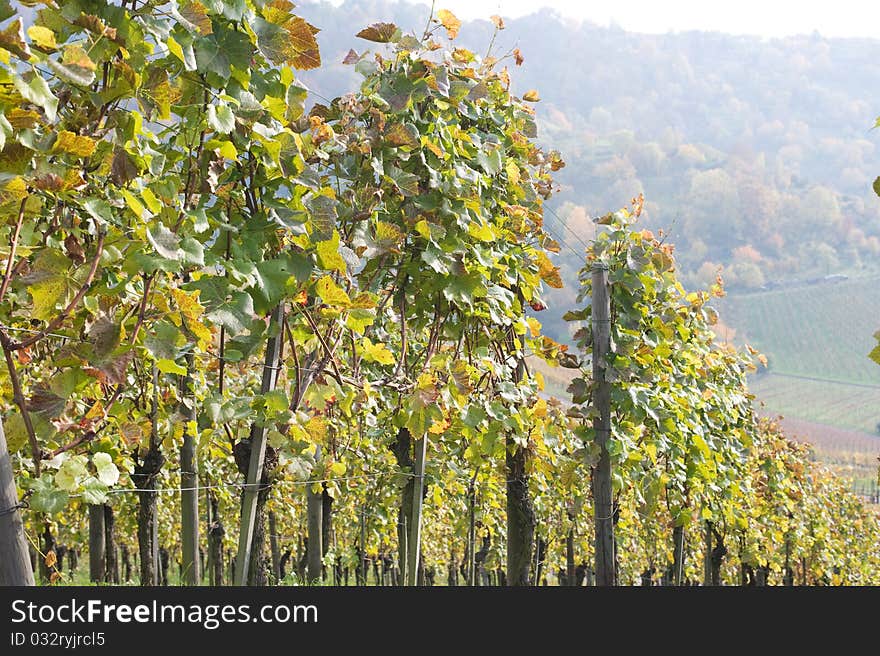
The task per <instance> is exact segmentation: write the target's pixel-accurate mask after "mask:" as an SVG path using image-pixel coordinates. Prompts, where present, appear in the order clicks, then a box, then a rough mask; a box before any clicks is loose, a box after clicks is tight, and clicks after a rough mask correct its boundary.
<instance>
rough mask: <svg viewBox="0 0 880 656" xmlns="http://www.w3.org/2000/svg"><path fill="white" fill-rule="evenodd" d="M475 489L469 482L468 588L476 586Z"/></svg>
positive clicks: (472, 483) (472, 482)
mask: <svg viewBox="0 0 880 656" xmlns="http://www.w3.org/2000/svg"><path fill="white" fill-rule="evenodd" d="M476 494H477V492H476V489H475V488H474V481H473V480H471V484H470V486H469V487H468V544H467V556H468V559H467V584H468V585H470V586H474V585H476V581H475V578H476V577H475V576H474V574H475V569H476V566H475V565H476V562H475V560H474V552H475V551H476V547H477V545H476V542H477V530H476V522H475V520H474V505H475V501H476Z"/></svg>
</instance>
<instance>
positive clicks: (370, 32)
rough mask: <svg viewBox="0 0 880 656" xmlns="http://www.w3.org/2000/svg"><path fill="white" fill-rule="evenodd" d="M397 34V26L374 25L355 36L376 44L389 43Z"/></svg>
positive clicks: (390, 24) (387, 24)
mask: <svg viewBox="0 0 880 656" xmlns="http://www.w3.org/2000/svg"><path fill="white" fill-rule="evenodd" d="M395 32H397V25H395V24H394V23H373V24H372V25H370V26H369V27H365V28H364V29H362V30H361V31H360V32H358V33H357V34H355V36H356V37H359V38H361V39H366V40H367V41H375V42H376V43H388V42H389V41H391V39H392V38H393V37H394V34H395Z"/></svg>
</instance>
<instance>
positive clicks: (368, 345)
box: [360, 337, 394, 365]
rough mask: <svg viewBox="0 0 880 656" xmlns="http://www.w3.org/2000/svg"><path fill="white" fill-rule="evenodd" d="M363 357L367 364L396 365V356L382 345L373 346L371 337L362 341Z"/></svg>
mask: <svg viewBox="0 0 880 656" xmlns="http://www.w3.org/2000/svg"><path fill="white" fill-rule="evenodd" d="M360 345H361V357H363V359H364V360H366V361H367V362H378V363H379V364H386V365H388V364H394V354H393V353H391V351H390V350H388V348H387V347H386V346H385V345H384V344H382V343H378V344H373V342H372V341H371V340H370V338H369V337H364V338H363V339H361V344H360Z"/></svg>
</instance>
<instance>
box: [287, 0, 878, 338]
mask: <svg viewBox="0 0 880 656" xmlns="http://www.w3.org/2000/svg"><path fill="white" fill-rule="evenodd" d="M440 5H442V3H440ZM440 5H438V6H440ZM299 9H300V11H301V13H302V14H303V15H304V16H305V17H306V18H308V19H309V20H310V21H311V22H312V23H314V24H316V25H320V26H321V28H322V31H321V32H320V34H319V35H318V40H319V43H320V46H321V52H322V53H323V59H324V61H325V65H324V66H323V67H322V68H321V69H320V72H318V73H312V74H309V75H308V76H306V80H307V81H308V83H309V84H310V86H311V88H312V89H313V90H314V91H315V92H316V93H318V94H321V95H322V96H325V97H327V98H330V97H333V96H335V95H337V94H340V93H344V92H346V91H350V90H353V89H355V88H356V87H357V85H358V75H357V74H356V73H355V72H354V70H353V69H352V67H350V66H344V65H343V64H342V63H341V62H342V59H343V58H344V56H345V53H346V52H347V51H348V49H349V48H352V47H353V48H355V49H356V50H357V51H358V52H361V51H363V50H365V49H367V48H369V47H370V46H373V45H375V44H370V43H368V42H366V41H362V40H360V39H357V38H355V36H354V35H355V33H356V32H357V31H358V30H359V29H361V27H363V26H364V25H366V24H368V23H370V22H374V21H377V20H388V17H393V19H394V20H395V22H396V23H397V24H398V25H399V26H400V27H401V28H402V29H404V30H421V29H423V27H424V25H425V22H426V19H427V15H428V11H429V8H428V7H427V6H426V5H420V4H410V3H389V2H382V1H354V2H353V1H348V2H345V3H343V4H342V5H341V6H339V7H333V6H332V5H330V4H326V3H307V4H303V5H301V6H300V7H299ZM488 18H489V17H488V16H487V17H486V20H481V21H475V22H466V23H465V24H464V25H463V27H462V29H461V33H460V36H459V37H458V39H457V40H456V44H457V45H460V46H463V47H468V48H470V49H473V50H474V51H476V52H480V53H484V52H486V50H487V48H488V46H489V43H490V40H491V38H492V32H493V29H494V28H493V25H492V23H491V22H490V21H489V20H488ZM505 22H506V29H505V30H504V31H503V32H502V33H500V34H499V35H498V37H497V39H496V40H495V44H494V46H493V53H494V54H495V55H496V56H501V55H504V54H506V53H508V52H509V51H510V50H511V49H512V48H514V47H518V48H520V50H521V51H522V53H523V55H524V57H525V62H524V64H523V65H522V66H521V67H519V68H518V69H517V70H516V75H515V76H514V77H515V80H516V81H515V85H516V89H515V90H516V91H518V92H520V93H522V92H525V91H526V90H527V89H531V88H535V89H537V90H538V91H539V92H540V96H541V101H540V102H539V103H538V104H537V110H538V117H539V139H540V140H541V142H542V143H543V144H544V145H545V146H547V147H551V148H556V149H559V150H560V151H561V152H562V154H563V157H564V158H565V160H566V162H567V166H566V167H565V168H564V169H562V170H561V171H559V172H558V174H557V179H558V181H559V183H560V185H561V187H562V191H561V193H559V194H557V195H556V196H555V197H554V199H553V201H552V203H551V207H552V209H553V210H555V213H556V215H558V217H556V216H554V215H553V214H552V213H550V214H548V216H547V224H548V226H549V228H550V229H551V230H553V231H554V232H556V233H557V234H558V236H559V237H560V238H563V239H564V240H565V241H566V242H567V244H568V245H569V246H570V247H571V248H568V247H567V246H565V245H563V248H562V252H561V253H560V259H561V261H562V265H563V277H564V278H565V280H566V282H567V283H569V284H568V285H567V289H565V290H562V291H560V292H554V294H553V295H551V297H550V300H551V308H550V310H549V311H547V312H545V313H544V316H542V319H543V320H544V323H545V325H546V326H547V327H548V329H549V331H550V332H551V333H556V334H557V336H559V337H560V338H563V339H564V338H565V337H566V335H565V334H564V331H565V327H564V326H563V324H562V322H559V321H557V320H558V317H557V316H556V314H557V312H556V310H555V308H564V307H568V306H570V305H571V303H570V301H571V300H572V299H571V297H573V295H574V289H575V285H574V284H573V282H574V280H575V272H576V270H577V268H578V266H579V264H580V263H579V262H578V260H579V257H578V255H577V254H578V253H580V252H582V250H583V244H582V243H581V241H584V242H586V241H587V240H588V238H589V236H590V235H591V234H592V228H593V224H592V223H591V222H590V221H589V217H591V216H596V215H599V214H603V213H605V212H607V211H608V210H611V209H616V208H619V207H620V206H622V205H625V204H627V203H628V202H629V200H630V199H631V198H632V197H633V196H636V195H638V194H639V193H640V192H643V193H644V194H645V196H646V198H647V204H646V212H645V224H646V227H648V228H652V229H658V228H663V229H664V230H665V231H667V232H668V233H671V236H670V239H671V241H674V242H675V244H676V253H677V256H678V259H679V265H680V266H681V268H682V269H683V273H684V276H683V278H684V280H685V281H686V283H687V284H688V285H689V286H692V287H696V286H698V285H700V286H702V285H705V284H706V283H707V282H708V281H709V280H710V279H714V277H715V273H716V271H717V268H718V266H719V265H723V267H724V278H725V281H726V283H727V284H728V288H729V289H730V290H731V291H733V292H736V291H738V290H757V289H761V288H762V287H765V286H767V287H770V288H772V287H775V286H777V285H780V284H790V283H792V282H794V281H803V280H809V279H813V280H816V279H820V278H822V277H824V276H827V275H833V274H840V273H842V274H846V275H849V276H861V275H864V274H865V273H867V272H869V271H872V270H874V271H875V270H876V268H877V262H878V255H880V199H878V198H877V197H876V196H875V195H874V193H873V191H872V189H871V183H872V177H871V173H872V172H874V171H880V153H878V150H877V145H878V139H880V134H878V133H876V132H873V131H871V127H872V125H873V124H874V120H875V117H876V115H877V113H878V112H880V94H878V91H877V86H876V80H877V79H878V76H880V60H878V58H877V57H876V51H877V47H878V45H880V42H878V41H874V40H861V39H826V38H823V37H822V36H820V35H818V34H813V35H804V36H798V37H791V38H786V39H772V40H769V39H762V38H759V37H753V36H733V35H725V34H718V33H700V32H685V33H677V34H668V35H645V34H633V33H628V32H625V31H623V30H621V29H617V28H613V27H612V28H606V27H600V26H597V25H594V24H590V23H586V22H585V23H577V22H572V21H569V20H566V19H563V18H561V17H559V16H558V15H556V14H555V13H553V12H551V11H549V10H546V9H545V10H540V11H538V12H537V13H535V14H533V15H530V16H527V17H524V18H519V19H506V21H505ZM509 65H510V66H511V68H513V67H514V62H513V60H512V58H511V59H510V60H509ZM563 223H565V224H567V225H563ZM573 251H574V252H573Z"/></svg>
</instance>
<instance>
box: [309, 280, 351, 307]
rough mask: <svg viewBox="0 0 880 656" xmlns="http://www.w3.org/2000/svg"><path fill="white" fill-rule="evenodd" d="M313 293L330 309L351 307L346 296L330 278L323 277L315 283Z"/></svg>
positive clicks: (349, 300)
mask: <svg viewBox="0 0 880 656" xmlns="http://www.w3.org/2000/svg"><path fill="white" fill-rule="evenodd" d="M315 292H316V293H317V294H318V296H320V297H321V300H322V301H324V303H326V304H327V305H330V306H331V307H349V306H350V305H351V299H350V298H349V296H348V294H346V293H345V290H344V289H342V288H341V287H339V285H337V284H336V283H335V282H334V281H333V278H331V277H330V276H324V277H323V278H321V279H320V280H318V282H316V283H315Z"/></svg>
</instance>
